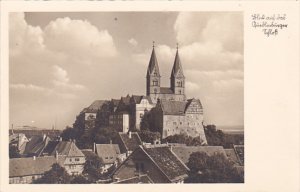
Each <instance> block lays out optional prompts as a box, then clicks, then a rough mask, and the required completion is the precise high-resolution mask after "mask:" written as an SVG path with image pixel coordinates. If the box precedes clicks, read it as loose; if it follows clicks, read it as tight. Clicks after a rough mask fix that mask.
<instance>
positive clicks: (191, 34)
mask: <svg viewBox="0 0 300 192" xmlns="http://www.w3.org/2000/svg"><path fill="white" fill-rule="evenodd" d="M174 31H175V34H176V39H177V41H178V42H179V45H180V49H179V54H180V57H181V61H182V64H183V68H184V72H185V76H186V94H187V95H188V97H197V98H200V99H201V101H202V104H203V105H204V107H205V114H206V115H205V121H207V122H209V123H217V124H218V123H219V122H223V123H225V124H226V123H227V124H243V111H244V104H243V98H244V95H243V90H244V72H243V69H244V67H243V66H244V65H243V62H244V61H243V60H244V55H243V54H244V51H243V16H242V13H240V12H214V13H212V12H210V13H206V12H199V13H195V12H182V13H179V15H178V17H177V19H176V21H175V24H174ZM224 109H228V111H230V113H226V111H225V110H224Z"/></svg>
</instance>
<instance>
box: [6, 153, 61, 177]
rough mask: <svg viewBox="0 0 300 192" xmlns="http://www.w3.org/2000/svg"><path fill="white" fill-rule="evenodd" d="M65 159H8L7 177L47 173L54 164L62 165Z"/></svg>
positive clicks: (51, 157) (49, 157) (50, 157)
mask: <svg viewBox="0 0 300 192" xmlns="http://www.w3.org/2000/svg"><path fill="white" fill-rule="evenodd" d="M64 160H65V157H62V156H58V158H57V159H56V158H55V157H54V156H44V157H36V158H35V159H34V158H32V157H28V158H15V159H9V177H20V176H27V175H41V174H44V173H45V172H46V171H49V170H50V169H51V167H52V165H53V164H54V163H59V164H60V165H63V162H64Z"/></svg>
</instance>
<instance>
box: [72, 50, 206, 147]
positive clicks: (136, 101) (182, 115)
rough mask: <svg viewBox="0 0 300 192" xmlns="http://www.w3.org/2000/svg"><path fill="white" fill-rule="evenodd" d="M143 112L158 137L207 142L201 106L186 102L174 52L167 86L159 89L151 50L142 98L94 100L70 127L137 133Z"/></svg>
mask: <svg viewBox="0 0 300 192" xmlns="http://www.w3.org/2000/svg"><path fill="white" fill-rule="evenodd" d="M145 113H151V114H152V117H153V119H152V122H153V126H154V127H155V129H156V130H158V131H159V132H160V134H161V136H162V138H166V137H168V136H170V135H175V134H187V135H189V136H192V137H200V138H201V139H202V141H203V143H207V141H206V137H205V134H204V128H203V106H202V104H201V102H200V100H199V99H195V98H191V99H187V98H186V94H185V76H184V73H183V68H182V64H181V61H180V57H179V53H178V50H177V52H176V56H175V61H174V64H173V68H172V71H171V76H170V87H162V86H161V76H160V72H159V64H158V61H157V58H156V54H155V48H154V47H153V50H152V54H151V57H150V61H149V65H148V69H147V74H146V95H132V96H129V95H127V96H125V97H121V98H120V99H111V100H96V101H94V102H93V103H92V104H91V105H90V106H89V107H87V108H85V109H83V110H82V111H81V112H80V114H79V115H78V116H77V118H76V121H75V124H74V127H76V125H79V126H77V127H81V128H83V129H84V130H85V131H87V130H89V129H91V128H93V127H94V126H95V124H96V122H98V123H99V124H100V126H106V127H112V128H114V129H116V130H117V131H120V132H124V133H126V132H128V131H129V130H135V129H137V130H139V129H140V124H141V121H142V118H143V116H144V115H145Z"/></svg>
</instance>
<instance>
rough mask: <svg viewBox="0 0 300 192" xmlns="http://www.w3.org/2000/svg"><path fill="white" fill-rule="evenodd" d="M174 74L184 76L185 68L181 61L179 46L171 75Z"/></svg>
mask: <svg viewBox="0 0 300 192" xmlns="http://www.w3.org/2000/svg"><path fill="white" fill-rule="evenodd" d="M174 76H176V77H184V75H183V69H182V66H181V61H180V58H179V54H178V46H177V51H176V56H175V61H174V65H173V68H172V73H171V77H174Z"/></svg>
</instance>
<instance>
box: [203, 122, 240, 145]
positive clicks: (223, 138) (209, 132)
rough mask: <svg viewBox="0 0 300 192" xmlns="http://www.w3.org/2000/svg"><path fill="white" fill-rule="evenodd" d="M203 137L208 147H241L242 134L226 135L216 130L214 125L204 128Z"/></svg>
mask: <svg viewBox="0 0 300 192" xmlns="http://www.w3.org/2000/svg"><path fill="white" fill-rule="evenodd" d="M204 131H205V136H206V139H207V143H208V145H214V146H223V147H224V148H232V145H233V144H235V145H243V144H244V134H228V133H223V131H222V130H218V129H217V127H216V126H215V125H207V126H205V127H204Z"/></svg>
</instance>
